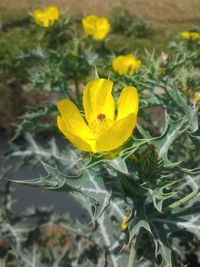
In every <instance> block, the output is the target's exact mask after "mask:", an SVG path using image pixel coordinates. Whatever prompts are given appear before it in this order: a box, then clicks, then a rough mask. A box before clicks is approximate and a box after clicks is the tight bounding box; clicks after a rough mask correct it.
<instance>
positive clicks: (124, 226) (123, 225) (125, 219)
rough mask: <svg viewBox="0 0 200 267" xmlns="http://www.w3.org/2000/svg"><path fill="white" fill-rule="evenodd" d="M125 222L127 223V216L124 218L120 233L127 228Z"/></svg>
mask: <svg viewBox="0 0 200 267" xmlns="http://www.w3.org/2000/svg"><path fill="white" fill-rule="evenodd" d="M127 222H128V216H124V218H123V222H122V224H121V228H122V231H125V230H126V229H127V227H128V224H127Z"/></svg>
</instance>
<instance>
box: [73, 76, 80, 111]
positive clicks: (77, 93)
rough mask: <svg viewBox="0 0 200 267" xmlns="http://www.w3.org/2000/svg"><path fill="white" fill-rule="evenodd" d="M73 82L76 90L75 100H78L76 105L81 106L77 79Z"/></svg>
mask: <svg viewBox="0 0 200 267" xmlns="http://www.w3.org/2000/svg"><path fill="white" fill-rule="evenodd" d="M74 84H75V91H76V100H77V102H78V106H79V107H80V106H81V95H80V91H79V86H78V80H75V81H74Z"/></svg>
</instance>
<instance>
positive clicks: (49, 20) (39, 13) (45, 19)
mask: <svg viewBox="0 0 200 267" xmlns="http://www.w3.org/2000/svg"><path fill="white" fill-rule="evenodd" d="M33 17H34V19H35V22H36V23H37V24H40V25H42V26H43V27H45V28H48V27H49V26H51V25H53V24H54V22H55V21H57V20H58V19H59V11H58V8H57V6H49V7H47V8H44V9H36V10H35V11H34V13H33Z"/></svg>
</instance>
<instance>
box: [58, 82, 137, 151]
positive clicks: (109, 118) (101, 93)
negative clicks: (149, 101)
mask: <svg viewBox="0 0 200 267" xmlns="http://www.w3.org/2000/svg"><path fill="white" fill-rule="evenodd" d="M112 88H113V83H112V81H110V80H106V79H97V80H93V81H90V82H89V83H88V84H87V85H86V86H85V88H84V90H83V107H84V111H85V118H83V117H82V115H81V113H80V111H79V110H78V108H77V107H76V105H74V104H73V103H72V102H71V101H70V100H69V99H64V100H61V101H60V102H58V103H57V107H58V109H59V111H60V114H61V116H58V117H57V124H58V128H59V129H60V131H61V132H62V133H63V134H64V136H65V137H66V138H67V139H68V140H69V141H70V142H71V143H72V144H74V145H75V146H76V147H78V148H79V149H80V150H83V151H90V152H94V153H96V152H107V151H112V150H114V149H116V148H118V147H120V146H121V145H123V144H124V142H126V141H127V140H128V139H129V137H130V136H131V135H132V131H133V129H134V128H135V126H136V120H137V112H138V94H137V89H136V88H135V87H132V86H128V87H125V88H124V89H123V90H122V92H121V94H120V96H119V99H118V102H117V115H115V114H116V112H115V105H116V104H115V101H114V98H113V96H112Z"/></svg>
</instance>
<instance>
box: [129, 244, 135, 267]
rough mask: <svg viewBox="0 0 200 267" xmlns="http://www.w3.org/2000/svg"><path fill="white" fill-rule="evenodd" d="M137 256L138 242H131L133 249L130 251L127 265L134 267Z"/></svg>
mask: <svg viewBox="0 0 200 267" xmlns="http://www.w3.org/2000/svg"><path fill="white" fill-rule="evenodd" d="M135 257H136V242H131V251H130V255H129V260H128V265H127V267H134V265H135Z"/></svg>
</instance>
